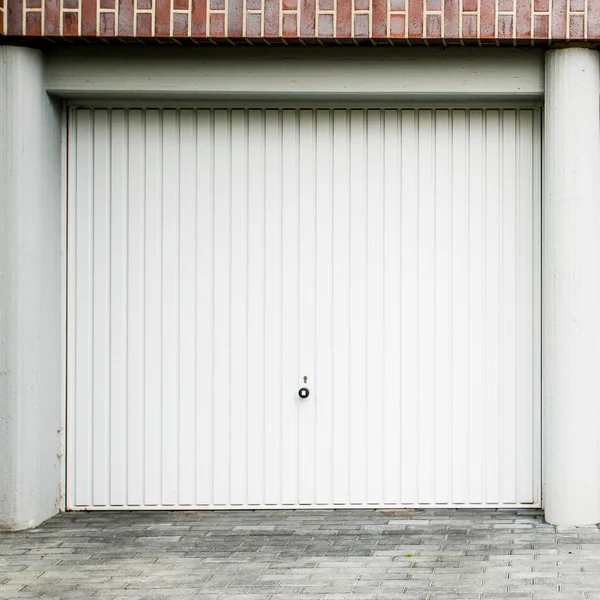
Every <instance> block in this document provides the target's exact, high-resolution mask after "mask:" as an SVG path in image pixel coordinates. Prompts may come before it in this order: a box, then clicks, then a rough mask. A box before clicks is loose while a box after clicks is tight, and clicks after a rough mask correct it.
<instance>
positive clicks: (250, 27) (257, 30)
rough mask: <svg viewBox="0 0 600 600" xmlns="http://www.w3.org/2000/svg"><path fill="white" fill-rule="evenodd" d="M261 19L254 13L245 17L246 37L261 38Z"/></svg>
mask: <svg viewBox="0 0 600 600" xmlns="http://www.w3.org/2000/svg"><path fill="white" fill-rule="evenodd" d="M261 21H262V17H261V15H259V14H256V13H250V14H247V15H246V37H247V38H259V37H260V36H261Z"/></svg>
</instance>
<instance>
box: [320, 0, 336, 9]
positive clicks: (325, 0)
mask: <svg viewBox="0 0 600 600" xmlns="http://www.w3.org/2000/svg"><path fill="white" fill-rule="evenodd" d="M334 8H335V4H334V2H333V0H319V10H333V9H334Z"/></svg>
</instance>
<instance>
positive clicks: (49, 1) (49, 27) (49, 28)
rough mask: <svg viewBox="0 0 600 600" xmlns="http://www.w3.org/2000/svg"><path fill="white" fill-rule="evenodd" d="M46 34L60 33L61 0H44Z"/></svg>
mask: <svg viewBox="0 0 600 600" xmlns="http://www.w3.org/2000/svg"><path fill="white" fill-rule="evenodd" d="M44 30H45V31H44V34H45V35H49V36H53V35H60V8H59V0H44Z"/></svg>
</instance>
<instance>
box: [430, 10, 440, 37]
mask: <svg viewBox="0 0 600 600" xmlns="http://www.w3.org/2000/svg"><path fill="white" fill-rule="evenodd" d="M441 37H442V16H441V15H427V39H440V38H441Z"/></svg>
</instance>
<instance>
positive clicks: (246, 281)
mask: <svg viewBox="0 0 600 600" xmlns="http://www.w3.org/2000/svg"><path fill="white" fill-rule="evenodd" d="M540 137H541V136H540V115H539V111H538V110H535V109H507V110H497V109H493V110H492V109H487V110H474V109H468V110H466V109H453V110H437V109H436V110H412V109H411V110H397V109H393V110H387V109H386V110H379V109H377V110H362V109H353V110H346V109H336V110H328V109H318V110H291V109H290V110H287V109H286V110H225V109H219V110H207V109H201V110H192V109H181V110H174V109H168V110H167V109H164V110H160V109H146V110H138V109H135V110H134V109H130V110H129V109H127V110H124V109H95V110H91V109H73V110H72V112H71V118H70V130H69V220H68V229H69V268H68V284H69V293H68V312H69V320H68V351H69V361H68V373H69V376H68V434H69V443H68V506H69V507H70V508H82V509H83V508H85V509H89V508H122V507H145V508H160V507H169V508H173V507H175V508H177V507H196V506H199V507H215V506H217V507H218V506H222V507H247V506H254V507H260V506H298V505H302V506H347V505H353V506H365V505H370V506H380V505H391V506H398V505H434V504H436V505H450V506H452V505H483V506H498V505H505V506H506V505H508V506H510V505H521V504H526V505H537V504H539V501H540V490H539V477H540V473H539V463H540V452H539V450H540V431H539V421H540V414H539V411H540V398H539V397H540V390H539V379H540V365H539V343H540V328H539V318H540V314H539V304H540V298H539V294H540V292H539V279H540V265H539V261H540V237H539V220H540V215H539V210H540V184H539V181H540ZM304 378H306V384H305V383H304ZM301 387H307V388H309V390H310V395H309V397H308V398H306V399H300V398H299V396H298V390H299V388H301Z"/></svg>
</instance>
